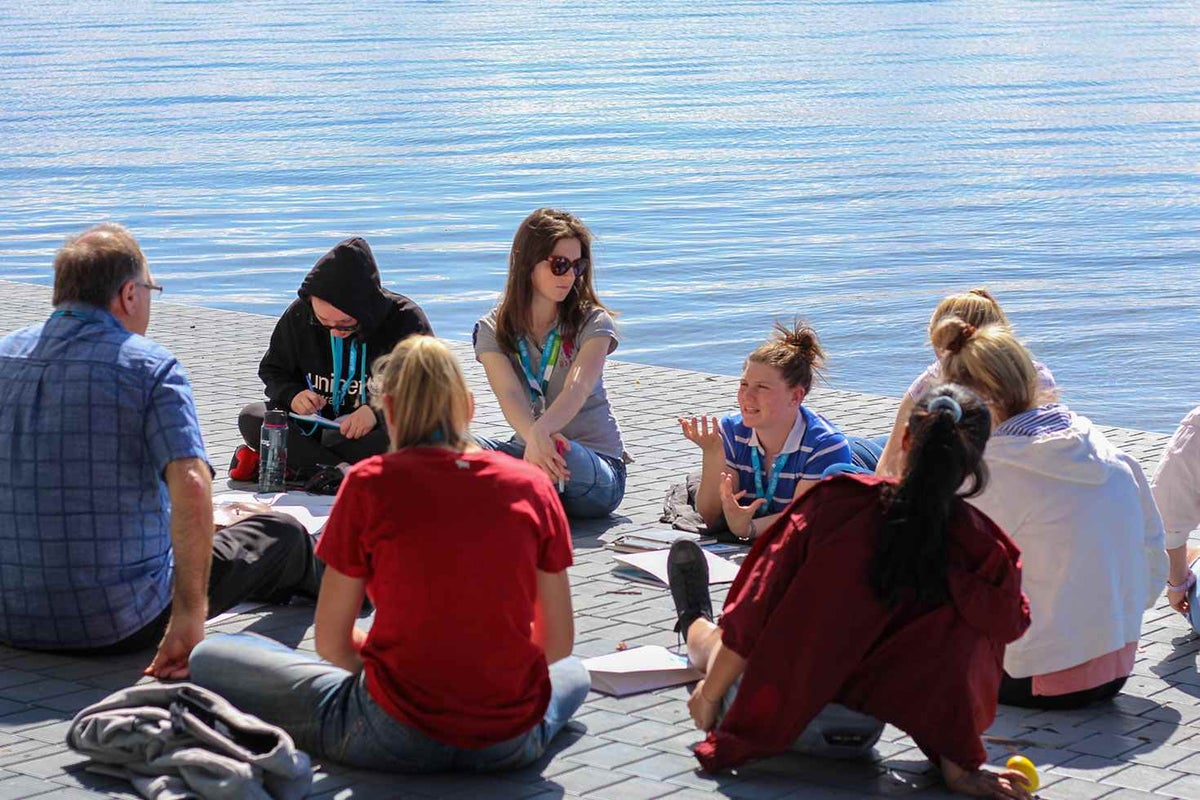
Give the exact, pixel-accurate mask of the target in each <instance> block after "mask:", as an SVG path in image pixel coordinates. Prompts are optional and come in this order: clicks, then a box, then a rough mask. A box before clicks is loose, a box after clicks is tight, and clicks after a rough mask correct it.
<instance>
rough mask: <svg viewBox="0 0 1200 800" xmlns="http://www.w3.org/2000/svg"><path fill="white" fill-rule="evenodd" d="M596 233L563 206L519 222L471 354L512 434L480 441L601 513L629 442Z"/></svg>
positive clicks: (588, 511)
mask: <svg viewBox="0 0 1200 800" xmlns="http://www.w3.org/2000/svg"><path fill="white" fill-rule="evenodd" d="M591 249H592V235H591V232H590V231H589V230H588V229H587V227H586V226H585V225H584V224H583V222H582V221H580V219H579V218H578V217H576V216H574V215H572V214H569V213H567V212H565V211H557V210H555V209H551V208H539V209H538V210H537V211H534V212H533V213H532V214H530V215H529V216H528V217H526V218H525V220H524V221H523V222H522V223H521V226H520V227H519V228H518V229H517V233H516V235H515V236H514V237H513V244H512V250H511V252H510V253H509V257H508V282H507V283H506V284H505V287H504V295H503V296H502V297H501V298H500V304H499V305H498V306H496V308H494V309H492V311H491V312H490V313H489V314H488V315H487V316H485V317H483V318H482V319H481V320H479V322H477V323H476V324H475V333H474V336H473V337H472V338H473V340H474V343H475V357H476V358H477V359H478V360H479V363H481V364H482V365H483V369H484V372H486V373H487V379H488V383H489V384H490V385H491V387H492V391H493V392H494V393H495V394H496V399H497V400H498V401H499V403H500V409H501V411H503V412H504V418H505V419H506V420H508V424H509V425H511V426H512V429H513V431H514V432H515V434H516V435H515V436H514V437H513V438H512V439H511V440H509V441H506V442H500V441H495V440H491V439H483V438H480V440H479V441H480V444H482V445H483V446H484V447H488V448H491V449H495V450H501V451H503V452H506V453H508V454H509V455H511V456H514V457H516V458H523V459H524V460H526V461H528V462H530V463H531V464H533V465H535V466H537V467H539V468H541V469H542V471H544V472H545V473H546V474H547V475H549V476H550V478H551V479H552V480H553V481H555V485H556V486H557V487H558V493H559V496H560V497H561V499H562V502H563V506H564V507H565V508H566V510H567V514H568V515H569V516H573V517H604V516H607V515H608V514H610V513H612V511H613V510H614V509H615V508H616V507H617V506H618V505H619V504H620V503H621V500H622V498H623V497H624V496H625V462H626V456H625V445H624V442H623V441H622V439H621V429H620V427H619V426H618V425H617V421H616V419H615V418H614V417H613V414H612V409H611V407H610V406H609V404H608V395H607V394H606V393H605V391H604V360H605V359H606V358H607V357H608V354H609V353H611V352H612V351H613V350H616V349H617V331H616V327H615V326H614V325H613V320H612V316H611V315H610V314H609V312H608V309H606V308H605V307H604V305H603V304H602V303H601V302H600V300H599V299H598V298H597V297H596V291H595V289H594V288H593V286H592V267H591Z"/></svg>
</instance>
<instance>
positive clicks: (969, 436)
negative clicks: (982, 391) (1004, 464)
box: [871, 383, 992, 608]
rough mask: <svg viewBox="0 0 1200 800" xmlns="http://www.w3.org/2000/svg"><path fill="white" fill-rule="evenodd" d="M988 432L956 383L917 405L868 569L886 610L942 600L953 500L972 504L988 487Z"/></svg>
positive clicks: (972, 400) (983, 413)
mask: <svg viewBox="0 0 1200 800" xmlns="http://www.w3.org/2000/svg"><path fill="white" fill-rule="evenodd" d="M991 430H992V417H991V414H990V413H989V411H988V407H987V405H986V404H985V403H984V402H983V401H982V400H980V399H979V397H978V396H977V395H975V394H974V393H972V392H970V391H969V390H967V389H964V388H963V387H961V386H959V385H957V384H953V383H948V384H943V385H941V386H938V387H935V388H934V389H932V390H930V391H929V392H927V393H926V394H925V395H924V396H922V397H921V398H920V399H919V400H918V401H917V404H916V406H915V407H914V408H913V412H912V414H911V415H910V416H909V418H908V429H907V431H906V434H905V435H906V436H908V437H909V439H908V456H907V458H906V460H905V469H904V478H903V479H902V480H901V481H900V485H899V486H897V487H896V490H895V492H894V493H893V494H892V496H891V498H890V502H889V504H888V510H887V514H886V516H885V518H884V521H883V529H882V531H881V532H880V537H879V547H878V549H877V550H876V552H875V556H874V559H873V560H872V562H871V585H872V587H873V588H874V589H875V593H876V594H877V595H878V596H879V599H880V600H881V601H883V603H884V604H885V605H887V606H888V607H889V608H890V607H894V606H896V605H897V604H898V603H900V602H902V601H904V600H907V599H911V600H916V601H917V602H918V603H921V604H927V605H938V604H941V603H944V602H945V601H946V600H947V599H949V588H948V586H947V583H946V547H947V541H948V535H947V528H948V526H949V522H950V515H951V513H952V511H953V509H954V500H955V498H956V497H959V496H961V497H973V496H974V495H976V494H978V493H979V492H981V491H983V487H984V485H985V484H986V483H987V468H986V466H985V465H984V463H983V449H984V446H985V445H986V444H987V440H988V436H990V435H991ZM960 489H961V490H962V491H961V492H960Z"/></svg>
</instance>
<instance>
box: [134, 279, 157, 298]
mask: <svg viewBox="0 0 1200 800" xmlns="http://www.w3.org/2000/svg"><path fill="white" fill-rule="evenodd" d="M138 286H145V287H146V288H147V289H149V290H150V291H152V292H158V296H159V297H162V293H163V287H161V286H159V285H158V284H157V283H154V282H153V281H138Z"/></svg>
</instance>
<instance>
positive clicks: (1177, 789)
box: [1158, 775, 1200, 800]
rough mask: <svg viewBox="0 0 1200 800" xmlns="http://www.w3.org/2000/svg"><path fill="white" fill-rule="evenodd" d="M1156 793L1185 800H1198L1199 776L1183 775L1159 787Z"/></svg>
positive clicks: (1199, 797)
mask: <svg viewBox="0 0 1200 800" xmlns="http://www.w3.org/2000/svg"><path fill="white" fill-rule="evenodd" d="M1158 793H1159V794H1165V795H1167V796H1169V797H1182V798H1185V799H1186V800H1200V776H1197V775H1185V776H1184V777H1182V778H1178V779H1176V780H1174V781H1171V782H1170V783H1168V784H1167V785H1166V786H1163V787H1161V788H1159V789H1158Z"/></svg>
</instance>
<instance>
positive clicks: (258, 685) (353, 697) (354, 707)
mask: <svg viewBox="0 0 1200 800" xmlns="http://www.w3.org/2000/svg"><path fill="white" fill-rule="evenodd" d="M190 668H191V673H192V681H193V682H195V683H196V684H199V685H200V686H203V687H204V688H206V689H211V690H212V691H214V692H216V693H217V694H219V695H221V696H222V697H224V698H225V699H226V700H228V701H229V702H231V703H233V704H234V705H235V706H237V707H238V708H240V709H241V710H243V711H245V712H247V713H250V714H253V715H254V716H256V717H260V718H262V719H263V720H265V721H267V722H270V723H273V724H275V725H278V726H279V727H281V728H283V729H284V730H285V731H287V732H288V733H289V734H291V736H292V739H294V740H295V742H296V746H297V747H299V748H300V749H302V750H305V751H307V752H308V753H309V754H310V755H311V756H313V757H314V758H324V759H329V760H331V761H337V762H339V763H342V764H346V765H349V766H351V767H357V768H359V769H374V770H383V771H387V772H448V771H460V772H492V771H499V770H508V769H517V768H519V767H523V766H525V765H527V764H530V763H532V762H534V761H536V760H537V759H538V758H540V757H541V755H542V753H543V752H545V750H546V747H547V745H549V744H550V740H551V739H553V738H554V737H555V735H556V734H557V733H558V732H559V731H560V730H562V729H563V726H564V725H566V724H567V721H568V720H569V719H570V718H571V715H572V714H574V713H575V711H576V710H577V709H578V708H579V706H580V705H582V704H583V700H584V698H585V697H586V696H587V693H588V689H589V688H590V686H591V681H590V679H589V677H588V672H587V669H586V668H585V667H584V666H583V662H581V661H580V660H579V659H577V658H574V657H571V658H564V659H563V660H562V661H557V662H555V663H553V664H551V665H550V686H551V690H550V705H549V706H548V707H547V708H546V715H545V717H544V718H543V719H542V721H541V722H539V723H537V724H536V725H534V726H533V728H531V729H530V730H529V731H527V732H525V733H523V734H521V735H520V736H517V737H515V738H513V739H509V740H508V741H505V742H500V743H499V744H494V745H490V746H488V747H484V748H481V749H479V750H469V749H466V748H462V747H455V746H453V745H448V744H444V743H442V742H439V741H437V740H436V739H432V738H430V737H429V736H426V735H425V734H424V733H422V732H421V731H418V730H417V729H416V728H413V727H411V726H409V725H405V724H404V723H402V722H399V721H397V720H396V719H395V718H394V717H392V716H391V715H390V714H388V713H387V712H386V711H385V710H384V709H383V708H382V707H380V706H379V705H378V704H377V703H376V702H375V701H374V700H373V699H372V698H371V695H370V694H369V693H368V692H367V686H366V681H365V678H364V677H363V675H362V674H361V673H359V674H357V675H355V674H353V673H350V672H347V671H346V670H344V669H341V668H340V667H335V666H334V665H332V664H330V663H329V662H327V661H322V660H321V659H320V658H318V657H317V656H315V655H312V654H308V653H301V652H297V651H296V650H293V649H292V648H290V647H288V646H286V645H283V644H280V643H279V642H276V641H275V640H273V639H267V638H265V637H263V636H259V635H257V634H253V633H233V634H220V635H217V636H211V637H209V638H208V639H205V640H204V641H203V642H201V643H200V644H199V645H197V646H196V649H195V650H193V651H192V656H191V662H190Z"/></svg>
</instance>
